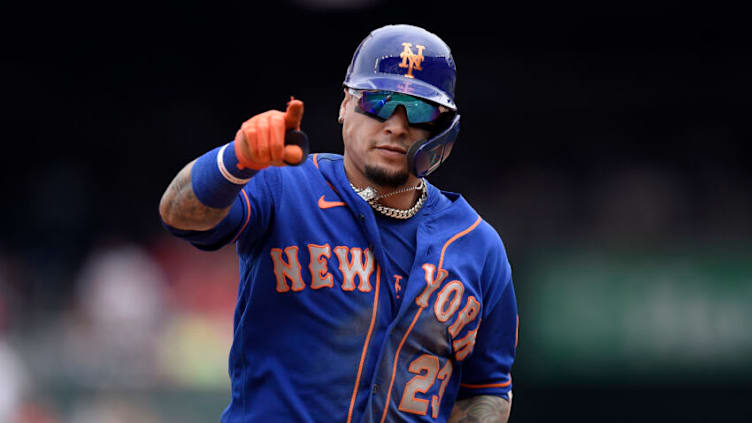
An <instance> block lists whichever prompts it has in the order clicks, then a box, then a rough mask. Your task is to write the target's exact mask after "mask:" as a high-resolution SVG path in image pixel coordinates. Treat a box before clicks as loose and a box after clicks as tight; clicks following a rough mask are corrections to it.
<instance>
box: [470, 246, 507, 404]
mask: <svg viewBox="0 0 752 423" xmlns="http://www.w3.org/2000/svg"><path fill="white" fill-rule="evenodd" d="M502 254H503V252H502ZM496 267H501V269H500V271H498V272H494V273H496V279H495V281H494V282H493V283H494V284H495V287H496V288H497V289H496V290H493V289H492V290H491V295H490V296H491V299H493V298H496V299H497V301H496V303H495V304H494V303H492V304H488V305H489V309H488V310H484V311H485V312H484V313H483V320H482V321H481V323H480V327H479V328H478V333H477V336H476V342H475V347H474V348H473V352H472V354H470V356H468V358H467V359H466V360H465V361H464V362H463V364H462V376H461V380H460V389H459V392H458V397H457V398H458V399H463V398H468V397H471V396H476V395H497V396H501V397H503V398H506V399H509V392H510V391H511V390H512V376H511V369H512V363H513V362H514V357H515V352H516V348H517V329H518V322H519V319H518V315H517V299H516V297H515V293H514V284H513V283H512V274H511V267H510V266H509V262H508V261H507V260H506V255H505V254H504V255H503V261H502V262H501V263H498V265H497V266H496ZM493 291H495V292H493ZM493 294H496V295H493Z"/></svg>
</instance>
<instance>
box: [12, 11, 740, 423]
mask: <svg viewBox="0 0 752 423" xmlns="http://www.w3.org/2000/svg"><path fill="white" fill-rule="evenodd" d="M487 7H489V6H487V5H481V4H480V2H478V3H477V4H476V3H474V2H462V4H461V5H460V4H448V3H442V2H422V1H415V2H397V1H387V0H358V1H345V0H296V1H292V2H280V3H277V4H276V5H267V6H265V7H260V6H259V7H253V6H250V5H248V4H236V5H234V6H228V7H226V8H223V9H220V8H218V7H212V8H206V7H204V6H203V5H201V4H198V3H185V2H181V3H177V2H176V3H172V4H169V3H168V4H163V5H161V6H153V5H152V6H148V7H147V6H144V7H138V8H137V7H135V6H134V5H133V4H131V3H128V4H126V3H116V4H113V5H110V6H108V7H106V8H105V7H104V6H103V5H97V6H92V5H86V6H84V5H78V6H76V5H64V6H63V5H59V6H55V7H54V8H52V9H47V8H45V9H43V8H42V7H41V6H37V5H32V6H18V5H16V6H12V7H11V6H10V5H3V6H2V8H1V9H0V11H2V13H0V16H1V18H0V19H1V20H2V23H3V25H2V28H3V29H2V30H0V31H2V36H3V37H2V39H3V50H2V53H0V54H1V56H0V65H1V66H0V72H2V74H1V75H2V95H1V96H2V102H1V103H2V121H3V133H2V134H3V135H2V139H3V143H2V145H3V152H2V154H0V172H2V174H1V175H0V176H1V178H0V186H1V187H2V191H1V192H2V198H3V200H2V205H3V206H2V207H1V208H0V219H2V220H1V222H2V225H0V422H13V423H20V422H24V423H29V422H45V423H53V422H54V423H57V422H76V423H78V422H83V423H89V422H206V421H217V420H218V417H219V415H220V413H221V411H222V410H223V408H224V406H225V405H226V403H227V401H228V378H227V372H226V361H227V352H228V349H229V345H230V341H231V336H232V327H231V322H232V313H233V306H234V298H235V290H236V286H237V281H236V277H237V268H236V266H237V264H236V260H235V257H234V251H233V249H232V247H228V248H225V249H223V250H221V251H218V252H215V253H200V252H198V251H196V250H193V249H192V248H191V247H190V246H188V245H186V244H184V243H182V242H181V241H178V240H175V239H172V238H171V237H170V236H168V235H167V233H166V232H165V231H163V230H162V228H161V226H160V222H159V217H158V214H157V204H158V202H159V198H160V196H161V194H162V192H163V190H164V189H165V187H166V186H167V184H168V183H169V182H170V180H171V178H172V177H173V176H174V175H175V173H176V172H177V171H178V170H179V169H180V168H181V167H182V166H183V165H184V164H185V163H186V162H188V161H189V160H191V159H192V158H194V157H195V156H197V155H199V154H201V153H203V152H205V151H207V150H209V149H211V148H213V147H214V146H217V145H219V144H221V143H223V142H226V141H229V140H230V139H231V138H232V137H233V136H234V133H235V131H236V129H237V127H238V125H239V124H240V123H241V122H242V121H244V120H245V119H247V118H248V117H250V116H252V115H253V114H255V113H258V112H261V111H264V110H267V109H269V108H283V107H284V104H285V102H286V101H287V99H288V98H289V96H290V95H294V96H296V97H297V98H300V99H302V100H304V101H305V106H306V111H305V117H304V120H303V126H304V129H305V130H306V131H307V132H308V134H309V136H310V137H311V140H312V143H313V150H314V151H329V152H341V151H342V147H341V141H340V135H339V126H338V124H337V123H336V117H337V114H336V113H337V107H338V105H339V101H340V99H341V91H340V88H341V85H340V84H341V81H342V78H343V77H344V74H345V69H346V67H347V65H348V63H349V59H350V57H351V54H352V52H353V50H354V48H355V47H356V46H357V44H358V43H359V42H360V40H361V39H362V38H363V37H364V36H365V35H366V34H367V33H368V32H369V31H370V30H371V29H374V28H376V27H378V26H381V25H384V24H387V23H402V22H404V23H413V24H417V25H422V26H424V27H426V28H427V29H429V30H431V31H433V32H436V33H437V34H439V35H440V36H442V37H443V38H444V39H445V40H446V41H447V42H448V43H449V44H450V46H451V47H452V48H453V52H454V54H455V59H456V61H457V64H458V75H459V79H458V86H457V89H458V94H457V102H458V104H459V105H460V110H461V112H462V113H463V129H462V134H461V136H460V141H459V144H458V145H457V146H456V148H455V150H454V152H453V157H452V160H450V161H449V162H448V163H447V164H446V165H444V167H442V169H441V170H440V171H439V172H438V173H437V174H436V175H435V176H432V178H431V180H432V182H433V183H435V184H437V185H439V186H442V187H444V188H445V189H448V190H450V191H458V192H462V193H463V194H464V195H465V197H466V198H468V199H469V201H470V202H471V204H473V205H474V206H475V207H476V208H477V210H478V211H479V212H480V213H481V215H482V216H484V218H485V219H486V220H488V221H489V222H491V223H492V224H493V225H494V226H495V227H496V228H497V229H498V230H499V232H500V233H501V235H502V237H503V238H504V240H505V243H506V246H507V249H508V254H509V257H510V260H511V262H512V265H513V269H514V274H515V284H516V289H517V295H518V301H519V306H520V341H519V350H518V359H517V363H516V365H515V369H514V372H513V375H514V382H515V404H514V407H513V411H512V421H514V422H540V421H553V420H554V419H555V420H556V421H579V422H591V421H592V422H602V421H607V422H622V421H623V422H628V421H641V422H647V421H650V422H666V421H682V422H711V421H712V422H750V421H752V411H751V410H750V407H749V406H748V401H749V398H750V395H752V196H751V195H750V193H751V192H752V191H751V190H750V186H751V184H750V183H751V182H752V175H751V169H750V166H749V162H750V161H749V157H750V139H751V137H750V135H752V130H751V129H750V125H749V116H750V110H751V108H750V106H752V100H751V99H752V90H750V81H749V79H750V75H751V74H752V55H751V54H750V53H752V51H751V50H750V45H749V43H748V41H747V38H746V37H745V35H747V34H745V33H746V32H747V28H748V22H746V19H745V18H744V16H745V15H743V14H742V13H740V11H737V10H730V9H727V10H724V9H722V8H721V7H720V6H719V7H715V8H713V9H708V8H705V7H703V8H699V7H698V8H695V9H691V8H689V7H688V6H686V5H680V4H679V3H678V2H677V3H675V4H670V5H659V4H655V3H651V4H649V5H648V4H646V5H640V4H637V3H631V2H630V3H628V4H622V5H618V4H613V5H605V4H599V5H593V4H588V5H580V6H577V5H572V4H569V3H566V4H556V5H553V4H530V5H515V6H509V5H504V4H501V5H498V6H497V9H496V10H495V11H493V10H489V9H487Z"/></svg>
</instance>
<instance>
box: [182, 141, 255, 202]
mask: <svg viewBox="0 0 752 423" xmlns="http://www.w3.org/2000/svg"><path fill="white" fill-rule="evenodd" d="M256 172H257V171H256V170H253V169H242V170H241V169H239V168H238V158H237V157H236V156H235V141H233V142H231V143H229V144H226V145H224V146H222V147H217V148H215V149H214V150H211V151H209V152H208V153H206V154H204V155H202V156H201V157H199V158H198V159H197V160H196V162H195V163H194V164H193V169H191V185H192V186H193V193H194V194H196V198H198V200H199V201H201V203H202V204H204V205H206V206H209V207H213V208H216V209H223V208H225V207H227V206H229V205H230V204H232V202H233V201H235V197H237V195H238V192H240V190H241V189H242V188H243V186H244V185H245V184H247V183H248V181H249V180H250V179H251V177H252V176H253V175H254V174H256Z"/></svg>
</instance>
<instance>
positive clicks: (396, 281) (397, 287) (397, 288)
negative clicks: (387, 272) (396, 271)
mask: <svg viewBox="0 0 752 423" xmlns="http://www.w3.org/2000/svg"><path fill="white" fill-rule="evenodd" d="M400 280H402V275H394V292H395V293H396V294H397V298H399V292H400V291H402V287H401V286H400V283H399V282H400Z"/></svg>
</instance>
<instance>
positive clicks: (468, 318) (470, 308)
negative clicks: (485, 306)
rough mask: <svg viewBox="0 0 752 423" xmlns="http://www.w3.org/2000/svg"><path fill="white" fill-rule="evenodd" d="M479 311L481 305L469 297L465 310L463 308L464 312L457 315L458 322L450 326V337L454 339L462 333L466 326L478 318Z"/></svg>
mask: <svg viewBox="0 0 752 423" xmlns="http://www.w3.org/2000/svg"><path fill="white" fill-rule="evenodd" d="M479 311H480V303H479V302H478V300H476V299H475V297H473V296H472V295H471V296H469V297H468V298H467V303H465V308H463V309H462V311H460V312H459V314H458V315H457V320H455V321H454V323H453V324H452V326H449V335H451V336H452V338H454V337H456V336H457V334H459V333H460V331H461V330H462V328H464V327H465V325H467V324H468V323H470V322H472V321H473V319H475V318H476V317H478V312H479Z"/></svg>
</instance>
